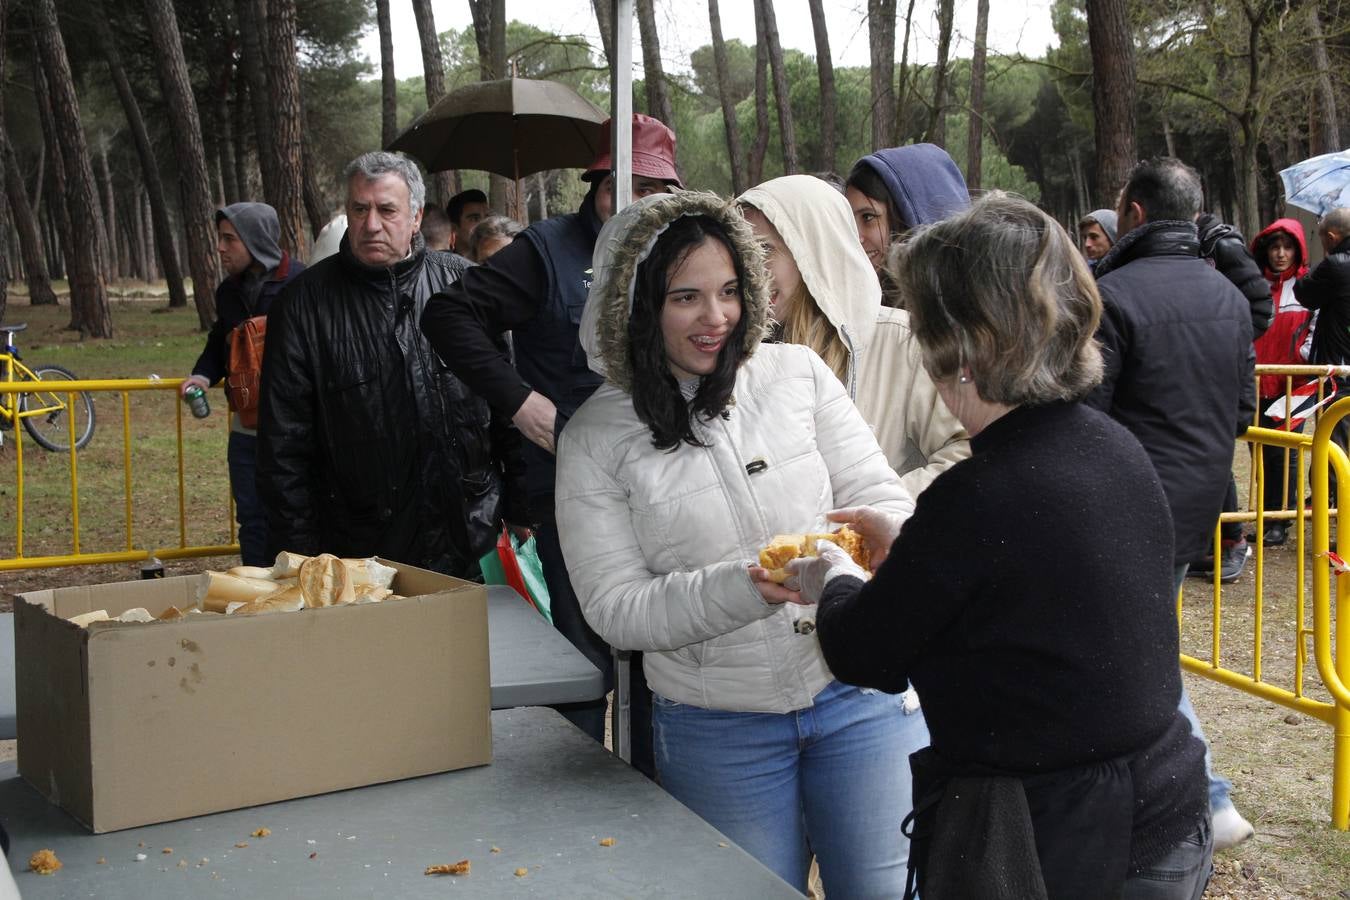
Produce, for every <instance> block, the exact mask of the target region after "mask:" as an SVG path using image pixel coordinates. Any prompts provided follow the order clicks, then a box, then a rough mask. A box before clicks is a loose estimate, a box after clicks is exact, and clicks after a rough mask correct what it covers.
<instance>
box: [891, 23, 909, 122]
mask: <svg viewBox="0 0 1350 900" xmlns="http://www.w3.org/2000/svg"><path fill="white" fill-rule="evenodd" d="M913 24H914V0H909V8H908V9H906V10H905V38H904V41H905V42H904V45H903V46H902V47H901V48H900V84H899V86H898V87H897V88H896V91H895V127H894V129H893V130H892V132H891V143H890V146H892V147H899V146H900V145H901V144H903V143H904V142H905V140H904V131H905V130H906V129H907V128H908V125H907V123H908V121H909V93H910V87H909V31H910V27H911V26H912V25H913Z"/></svg>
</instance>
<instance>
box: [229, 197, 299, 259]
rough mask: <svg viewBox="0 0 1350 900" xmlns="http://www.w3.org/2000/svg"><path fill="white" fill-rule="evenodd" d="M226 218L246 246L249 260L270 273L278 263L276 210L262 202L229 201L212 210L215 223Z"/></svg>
mask: <svg viewBox="0 0 1350 900" xmlns="http://www.w3.org/2000/svg"><path fill="white" fill-rule="evenodd" d="M221 219H228V220H229V222H230V224H231V225H233V226H234V230H235V231H236V232H238V234H239V239H240V240H241V241H243V242H244V246H245V247H247V248H248V252H249V255H250V256H252V257H253V261H254V262H255V263H258V264H259V265H261V266H262V267H263V271H266V272H270V271H272V270H273V269H275V268H276V267H277V265H278V264H279V263H280V262H281V258H282V257H283V256H285V255H286V251H284V250H282V249H281V223H280V222H279V221H277V211H276V210H275V209H273V208H272V207H270V206H268V205H267V204H266V203H231V204H230V205H229V206H226V207H223V208H221V209H219V210H217V211H216V222H217V223H219V222H220V220H221Z"/></svg>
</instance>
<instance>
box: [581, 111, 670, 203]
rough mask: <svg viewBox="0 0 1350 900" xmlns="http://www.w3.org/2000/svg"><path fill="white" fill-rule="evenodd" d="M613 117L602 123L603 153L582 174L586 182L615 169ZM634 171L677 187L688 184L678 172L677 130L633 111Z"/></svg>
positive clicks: (636, 173)
mask: <svg viewBox="0 0 1350 900" xmlns="http://www.w3.org/2000/svg"><path fill="white" fill-rule="evenodd" d="M609 123H610V120H609V119H606V120H605V122H604V124H603V125H601V126H600V127H601V129H602V138H601V141H602V143H601V145H600V146H601V147H603V148H604V149H602V150H601V151H600V155H599V156H597V157H596V158H595V162H593V163H591V166H590V168H588V169H587V170H586V172H585V174H583V175H582V176H581V178H582V180H583V181H594V180H595V179H597V178H603V177H605V176H606V175H608V174H609V173H610V170H612V169H613V168H614V164H613V163H612V162H611V161H610V158H609V155H610V146H611V142H612V140H613V136H612V134H611V133H610V130H609ZM633 174H634V175H641V176H643V177H644V178H657V179H660V180H661V181H669V182H672V183H673V184H674V185H675V186H676V187H684V185H682V184H681V183H680V176H679V175H678V174H676V172H675V132H673V131H671V130H670V129H669V128H667V127H666V125H665V123H664V122H662V121H661V120H660V119H653V118H652V117H651V116H644V115H643V114H642V113H633Z"/></svg>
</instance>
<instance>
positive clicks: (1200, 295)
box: [1087, 221, 1256, 563]
mask: <svg viewBox="0 0 1350 900" xmlns="http://www.w3.org/2000/svg"><path fill="white" fill-rule="evenodd" d="M1198 254H1199V240H1198V238H1197V235H1196V230H1195V225H1194V224H1193V223H1191V222H1170V221H1164V222H1149V223H1146V224H1145V225H1142V226H1140V227H1139V228H1136V229H1135V230H1134V231H1131V232H1130V233H1129V234H1127V235H1125V236H1123V237H1122V238H1121V239H1120V240H1119V241H1118V242H1117V243H1116V245H1115V246H1114V247H1112V248H1111V250H1110V252H1108V253H1107V254H1106V256H1104V257H1102V259H1101V262H1099V263H1098V264H1097V272H1098V273H1101V274H1100V275H1099V279H1098V281H1097V287H1098V289H1099V290H1100V291H1101V295H1102V307H1103V309H1102V321H1101V325H1100V326H1098V329H1097V339H1098V340H1099V341H1100V342H1101V345H1102V361H1103V363H1104V365H1105V372H1104V377H1103V379H1102V383H1101V384H1100V385H1099V386H1098V387H1097V389H1096V390H1095V391H1094V392H1093V393H1092V394H1091V395H1090V396H1089V397H1088V400H1087V402H1088V403H1090V404H1091V405H1093V406H1095V407H1097V408H1098V409H1100V410H1102V411H1104V412H1107V413H1110V415H1111V416H1112V418H1114V419H1116V420H1117V421H1119V422H1120V423H1121V424H1123V425H1124V426H1125V427H1127V428H1129V429H1130V431H1132V432H1134V436H1135V437H1137V438H1138V439H1139V443H1141V444H1143V445H1144V449H1145V450H1146V451H1148V455H1149V458H1150V459H1151V460H1152V461H1153V467H1154V468H1155V469H1156V470H1157V472H1158V478H1159V480H1161V481H1162V485H1163V491H1164V492H1165V493H1166V494H1167V503H1168V506H1169V507H1171V510H1172V522H1173V525H1174V527H1175V534H1176V551H1175V552H1176V556H1175V559H1176V562H1177V563H1183V562H1189V561H1190V560H1192V559H1198V558H1199V557H1201V556H1203V555H1204V554H1205V553H1206V550H1207V549H1208V548H1209V547H1210V545H1211V543H1212V540H1213V534H1214V523H1215V521H1216V519H1217V518H1218V515H1219V511H1220V509H1221V508H1222V507H1223V495H1224V492H1225V491H1226V490H1227V488H1228V480H1229V478H1230V477H1231V474H1230V473H1231V469H1232V465H1233V441H1234V438H1235V437H1236V436H1237V435H1240V434H1242V433H1243V432H1244V431H1246V430H1247V426H1249V425H1251V423H1252V417H1253V415H1254V414H1255V412H1256V384H1255V379H1254V377H1253V367H1254V366H1255V364H1256V355H1255V352H1254V351H1253V350H1252V323H1251V307H1250V306H1249V305H1248V304H1247V302H1246V299H1245V298H1244V297H1243V296H1242V293H1241V292H1240V291H1239V290H1238V289H1237V288H1236V287H1234V286H1233V284H1232V283H1231V282H1230V281H1229V280H1228V279H1227V278H1224V277H1223V276H1222V275H1220V274H1219V273H1218V272H1216V271H1215V270H1214V269H1213V268H1211V267H1210V266H1209V265H1207V264H1205V263H1204V262H1202V261H1201V260H1200V258H1199V255H1198Z"/></svg>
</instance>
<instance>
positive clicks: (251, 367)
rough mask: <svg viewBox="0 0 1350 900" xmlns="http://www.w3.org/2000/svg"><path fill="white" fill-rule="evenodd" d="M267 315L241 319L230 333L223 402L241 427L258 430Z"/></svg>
mask: <svg viewBox="0 0 1350 900" xmlns="http://www.w3.org/2000/svg"><path fill="white" fill-rule="evenodd" d="M266 337H267V316H254V317H253V318H251V319H245V320H244V321H242V322H240V323H239V324H238V325H236V326H235V328H234V330H233V331H231V332H230V367H229V372H230V374H229V375H228V376H227V377H226V379H225V399H226V400H228V401H229V403H230V409H231V410H233V411H234V414H235V415H236V416H238V417H239V424H240V425H243V426H244V427H245V428H257V427H258V399H259V397H260V395H261V390H260V388H261V386H262V361H263V341H264V339H265V338H266Z"/></svg>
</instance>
